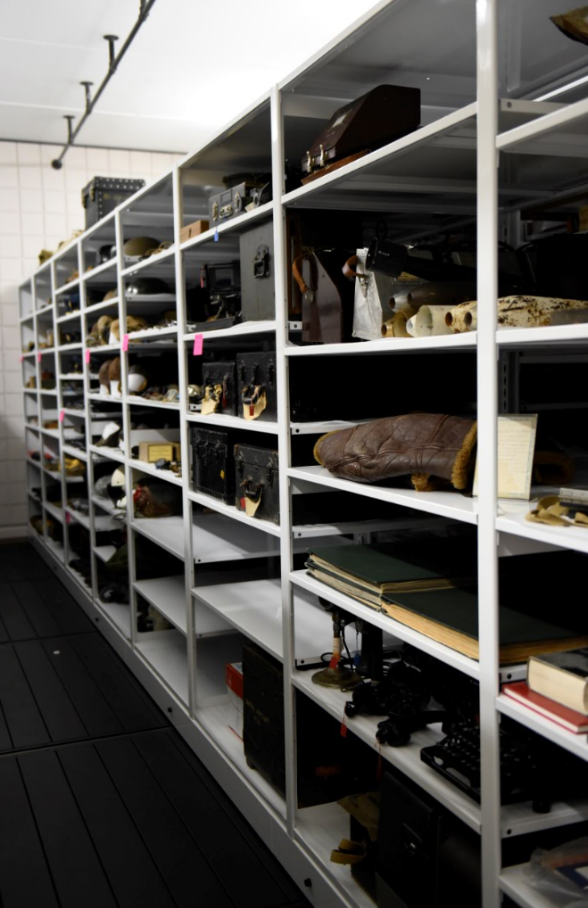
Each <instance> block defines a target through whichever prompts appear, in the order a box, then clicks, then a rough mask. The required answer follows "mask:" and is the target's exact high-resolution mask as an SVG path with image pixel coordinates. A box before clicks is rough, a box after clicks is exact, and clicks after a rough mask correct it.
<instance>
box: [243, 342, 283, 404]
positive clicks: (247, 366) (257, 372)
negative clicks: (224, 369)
mask: <svg viewBox="0 0 588 908" xmlns="http://www.w3.org/2000/svg"><path fill="white" fill-rule="evenodd" d="M237 391H238V396H239V404H238V416H244V413H245V407H248V408H250V412H253V410H254V408H255V405H256V404H257V403H258V401H259V400H260V399H261V396H262V395H263V394H265V399H266V406H265V409H264V410H263V411H262V412H261V413H260V414H259V416H257V417H255V418H256V419H259V420H262V421H266V420H272V421H273V420H275V419H277V413H278V387H277V378H276V354H275V353H274V352H270V353H238V354H237Z"/></svg>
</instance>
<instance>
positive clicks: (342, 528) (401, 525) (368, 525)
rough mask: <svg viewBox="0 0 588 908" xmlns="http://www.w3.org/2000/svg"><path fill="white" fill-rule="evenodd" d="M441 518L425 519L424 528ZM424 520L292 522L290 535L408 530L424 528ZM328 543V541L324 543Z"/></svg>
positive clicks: (436, 523) (328, 534)
mask: <svg viewBox="0 0 588 908" xmlns="http://www.w3.org/2000/svg"><path fill="white" fill-rule="evenodd" d="M441 523H442V518H432V519H430V520H427V521H426V528H427V529H430V528H431V527H432V526H438V525H439V524H441ZM424 526H425V521H424V520H423V518H422V517H406V518H403V517H397V518H395V519H390V520H381V519H379V520H377V519H374V520H347V521H340V522H339V523H307V524H294V526H293V527H292V536H293V537H294V539H310V538H318V537H321V538H322V537H323V536H327V537H329V536H341V535H348V534H351V533H379V532H385V531H386V530H408V529H414V528H417V529H421V528H424ZM325 544H326V545H328V544H329V543H325Z"/></svg>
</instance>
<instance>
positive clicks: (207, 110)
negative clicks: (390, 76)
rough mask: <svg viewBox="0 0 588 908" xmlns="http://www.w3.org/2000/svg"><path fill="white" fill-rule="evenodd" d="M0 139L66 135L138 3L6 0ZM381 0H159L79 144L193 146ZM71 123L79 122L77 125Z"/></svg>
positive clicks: (0, 52) (0, 51) (0, 49)
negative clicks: (111, 38) (111, 39)
mask: <svg viewBox="0 0 588 908" xmlns="http://www.w3.org/2000/svg"><path fill="white" fill-rule="evenodd" d="M0 3H1V5H2V17H1V19H2V21H1V24H0V86H1V88H0V139H16V140H21V141H35V142H56V143H62V142H63V141H64V140H65V137H66V133H67V126H66V122H65V120H64V119H63V116H64V115H65V114H73V115H75V116H76V121H77V120H78V119H79V117H80V116H81V115H82V113H83V110H84V89H83V88H82V87H81V86H80V84H79V83H80V82H81V81H90V82H94V90H95V89H97V88H98V86H99V84H100V82H101V81H102V79H103V78H104V76H105V74H106V70H107V64H108V45H107V42H106V41H104V39H103V37H102V36H103V35H104V34H115V35H118V36H119V37H120V39H121V40H120V41H119V42H118V47H119V48H120V47H121V46H122V43H123V41H124V39H125V38H126V36H127V34H128V33H129V31H130V29H131V28H132V26H133V24H134V23H135V21H136V18H137V14H138V11H139V3H138V0H53V2H52V3H51V2H49V3H48V2H47V0H24V2H20V3H17V2H9V0H0ZM375 5H376V0H322V3H321V2H317V0H245V2H243V0H216V2H215V0H208V2H203V0H157V2H156V3H155V5H154V7H153V9H152V11H151V14H150V15H149V17H148V19H147V21H146V22H145V24H144V25H143V26H142V28H141V29H140V31H139V33H138V36H137V37H136V38H135V40H134V42H133V44H132V45H131V48H130V49H129V50H128V52H127V53H126V55H125V57H124V59H123V61H122V63H121V65H120V68H119V69H118V71H117V72H116V73H115V75H114V77H113V78H112V80H111V82H110V83H109V85H108V87H107V88H106V90H105V92H104V94H103V95H102V97H101V98H100V99H99V101H98V104H97V105H96V108H95V110H94V112H93V114H92V116H91V117H90V118H89V120H88V122H87V124H86V125H85V126H84V128H83V130H82V131H81V133H80V135H79V138H78V140H77V141H78V143H79V144H81V145H97V146H105V147H110V148H112V147H118V148H135V149H148V150H151V151H176V152H177V151H179V152H184V151H189V150H191V149H193V148H196V147H197V146H198V145H199V144H200V143H201V142H202V140H203V139H206V138H207V137H208V136H209V135H210V134H211V133H212V132H214V130H215V129H218V128H220V127H222V126H223V125H224V124H225V123H227V122H228V121H229V120H230V119H231V118H232V117H233V116H236V115H237V114H238V113H239V112H240V111H241V110H243V109H244V108H245V107H247V106H248V105H250V104H251V103H252V102H253V101H255V100H256V99H257V98H258V97H259V96H260V95H262V94H264V93H265V92H266V91H267V89H268V88H269V87H270V86H271V85H273V84H275V83H276V82H277V81H279V80H280V79H281V78H283V77H284V76H286V75H288V73H289V72H291V71H292V70H293V69H294V68H295V67H296V66H298V65H299V64H301V63H303V62H304V60H305V59H306V58H307V57H309V56H310V55H311V54H313V53H314V52H315V51H317V50H318V49H320V48H321V47H322V46H323V45H324V44H325V43H327V42H328V41H329V40H331V39H332V38H334V37H335V36H336V35H337V34H338V33H339V32H340V31H342V30H343V29H344V28H346V27H347V26H348V25H349V24H350V23H351V22H353V21H354V20H355V19H357V18H358V17H359V16H361V15H362V14H363V13H364V12H365V11H366V10H368V9H370V8H371V7H373V6H375ZM74 125H75V123H74Z"/></svg>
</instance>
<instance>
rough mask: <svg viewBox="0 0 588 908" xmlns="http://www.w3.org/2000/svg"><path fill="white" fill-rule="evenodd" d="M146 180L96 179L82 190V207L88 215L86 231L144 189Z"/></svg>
mask: <svg viewBox="0 0 588 908" xmlns="http://www.w3.org/2000/svg"><path fill="white" fill-rule="evenodd" d="M144 185H145V180H125V179H120V178H117V177H94V179H93V180H90V182H89V183H88V185H87V186H84V188H83V189H82V206H83V208H84V211H85V213H86V230H87V229H88V227H92V226H93V225H94V224H97V223H98V221H101V220H102V218H103V217H105V216H106V215H107V214H110V212H111V211H114V209H115V208H116V207H117V206H118V205H120V204H122V202H124V201H125V199H128V198H129V197H130V196H132V195H134V194H135V192H138V191H139V189H143V186H144Z"/></svg>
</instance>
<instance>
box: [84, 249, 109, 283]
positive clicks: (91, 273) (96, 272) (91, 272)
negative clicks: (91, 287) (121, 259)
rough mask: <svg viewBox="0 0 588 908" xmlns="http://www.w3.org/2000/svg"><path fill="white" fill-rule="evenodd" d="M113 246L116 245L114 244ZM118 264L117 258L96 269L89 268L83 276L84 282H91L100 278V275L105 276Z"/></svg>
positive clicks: (97, 266)
mask: <svg viewBox="0 0 588 908" xmlns="http://www.w3.org/2000/svg"><path fill="white" fill-rule="evenodd" d="M113 245H114V243H113ZM116 263H117V259H116V256H115V257H114V258H112V259H108V261H107V262H101V263H100V265H96V266H95V267H93V268H89V269H88V268H87V269H86V270H85V271H84V273H83V274H82V276H81V277H82V280H83V281H91V280H92V279H93V278H96V277H100V275H102V274H104V272H105V271H110V270H111V269H115V268H116ZM115 279H116V272H115Z"/></svg>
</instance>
